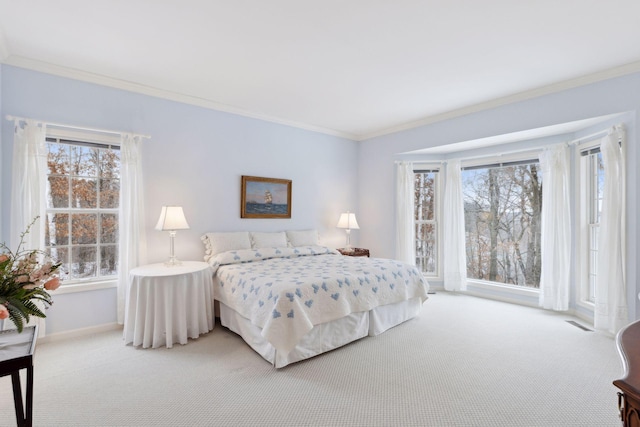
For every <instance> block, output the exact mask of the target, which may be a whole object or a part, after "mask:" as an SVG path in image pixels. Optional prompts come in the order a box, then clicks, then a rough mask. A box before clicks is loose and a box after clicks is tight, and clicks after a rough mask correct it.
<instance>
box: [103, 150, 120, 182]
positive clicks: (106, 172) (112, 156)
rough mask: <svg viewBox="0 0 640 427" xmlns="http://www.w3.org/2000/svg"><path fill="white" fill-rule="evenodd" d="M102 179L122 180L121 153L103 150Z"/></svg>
mask: <svg viewBox="0 0 640 427" xmlns="http://www.w3.org/2000/svg"><path fill="white" fill-rule="evenodd" d="M100 177H101V178H120V151H119V150H101V152H100Z"/></svg>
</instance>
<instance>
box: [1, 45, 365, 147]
mask: <svg viewBox="0 0 640 427" xmlns="http://www.w3.org/2000/svg"><path fill="white" fill-rule="evenodd" d="M0 36H1V34H0ZM1 55H2V39H1V38H0V63H3V64H7V65H11V66H14V67H19V68H26V69H29V70H33V71H39V72H42V73H46V74H52V75H55V76H59V77H66V78H70V79H74V80H80V81H83V82H88V83H94V84H97V85H101V86H107V87H112V88H116V89H122V90H126V91H129V92H134V93H139V94H142V95H148V96H152V97H155V98H161V99H167V100H170V101H176V102H180V103H183V104H189V105H194V106H197V107H202V108H207V109H210V110H216V111H221V112H225V113H231V114H236V115H239V116H244V117H248V118H252V119H257V120H262V121H265V122H270V123H276V124H280V125H285V126H290V127H294V128H298V129H303V130H308V131H312V132H317V133H322V134H326V135H331V136H336V137H339V138H345V139H349V140H352V141H356V140H357V135H354V134H350V133H347V132H341V131H337V130H334V129H327V128H323V127H319V126H313V125H309V124H306V123H300V122H296V121H292V120H286V119H282V118H279V117H274V116H270V115H267V114H261V113H256V112H253V111H248V110H244V109H242V108H238V107H234V106H231V105H226V104H221V103H218V102H215V101H211V100H209V99H206V98H200V97H197V96H192V95H185V94H181V93H177V92H172V91H169V90H164V89H158V88H155V87H152V86H147V85H143V84H140V83H134V82H130V81H126V80H121V79H116V78H112V77H107V76H104V75H101V74H95V73H89V72H86V71H81V70H77V69H73V68H69V67H63V66H60V65H56V64H51V63H48V62H44V61H39V60H36V59H31V58H27V57H23V56H18V55H6V57H5V58H4V59H2V56H1Z"/></svg>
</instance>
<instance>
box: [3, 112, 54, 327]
mask: <svg viewBox="0 0 640 427" xmlns="http://www.w3.org/2000/svg"><path fill="white" fill-rule="evenodd" d="M21 122H23V123H24V125H23V126H20V123H21ZM46 133H47V132H46V126H45V125H44V124H39V123H38V122H35V121H33V120H23V121H21V120H16V121H15V123H14V134H13V163H12V176H11V220H10V224H11V232H10V236H9V237H10V245H11V246H10V247H11V250H13V251H15V250H17V248H18V244H19V243H20V234H22V233H23V232H24V231H25V230H26V228H27V226H28V225H29V224H31V222H32V221H33V220H34V219H35V218H36V217H38V216H39V217H40V218H39V219H38V220H37V221H36V222H35V224H33V226H32V227H31V230H30V231H29V233H28V234H27V235H25V237H24V242H23V247H22V248H23V249H27V250H30V249H38V250H43V249H44V229H45V228H44V227H45V223H46V218H45V216H46V194H47V147H46V143H45V138H46ZM39 307H40V308H41V309H44V306H43V305H41V304H39ZM7 323H9V324H10V326H9V325H5V328H6V327H13V324H12V322H7ZM28 324H29V325H33V324H37V325H38V335H39V336H41V337H43V336H44V335H45V332H46V329H45V319H42V318H39V317H34V316H32V317H31V318H30V320H29V323H28Z"/></svg>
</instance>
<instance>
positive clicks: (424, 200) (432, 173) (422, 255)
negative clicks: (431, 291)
mask: <svg viewBox="0 0 640 427" xmlns="http://www.w3.org/2000/svg"><path fill="white" fill-rule="evenodd" d="M414 177H415V180H414V182H415V186H414V188H415V214H414V219H415V234H416V266H417V267H418V268H420V270H421V271H422V272H424V273H425V275H427V276H432V277H433V276H438V275H439V274H438V273H439V268H438V265H439V254H438V247H437V243H438V241H439V239H438V222H437V219H438V218H437V217H438V214H437V212H438V202H437V200H438V197H439V191H438V188H439V187H438V184H439V182H438V181H439V180H438V171H437V170H414Z"/></svg>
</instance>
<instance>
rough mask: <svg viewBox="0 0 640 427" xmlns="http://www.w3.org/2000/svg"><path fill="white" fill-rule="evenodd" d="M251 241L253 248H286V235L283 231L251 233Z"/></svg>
mask: <svg viewBox="0 0 640 427" xmlns="http://www.w3.org/2000/svg"><path fill="white" fill-rule="evenodd" d="M251 243H252V248H253V249H260V248H286V247H287V235H286V234H285V233H284V231H279V232H274V233H259V232H254V233H251Z"/></svg>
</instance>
